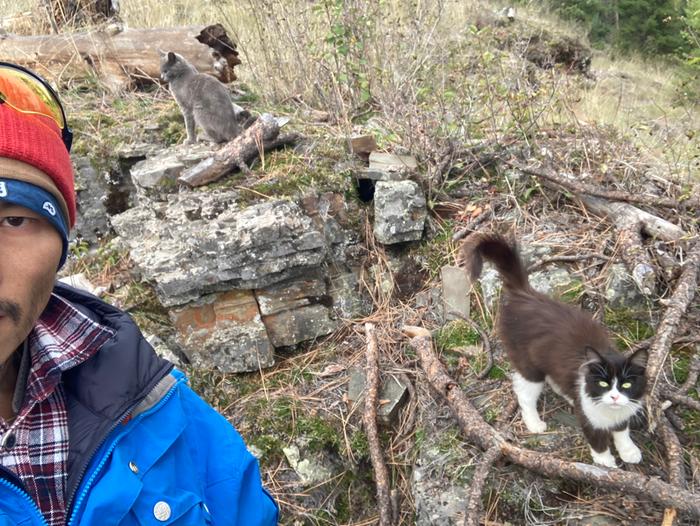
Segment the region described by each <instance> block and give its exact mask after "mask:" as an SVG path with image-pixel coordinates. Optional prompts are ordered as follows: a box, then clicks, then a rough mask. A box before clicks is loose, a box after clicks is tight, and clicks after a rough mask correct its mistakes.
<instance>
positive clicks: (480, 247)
mask: <svg viewBox="0 0 700 526" xmlns="http://www.w3.org/2000/svg"><path fill="white" fill-rule="evenodd" d="M484 259H485V260H486V261H490V262H491V263H493V264H494V265H495V266H496V269H497V270H498V273H499V274H500V275H501V279H502V280H503V285H504V286H505V288H507V289H510V290H525V289H529V288H530V284H529V282H528V280H527V271H526V270H525V266H524V265H523V262H522V260H521V259H520V254H519V253H518V249H517V247H516V246H515V244H514V243H509V242H508V241H507V240H506V239H505V238H504V237H503V236H501V235H499V234H493V233H475V234H472V235H470V236H469V237H468V238H467V239H466V240H465V241H464V243H462V246H461V247H460V254H459V263H460V265H461V266H463V267H465V268H466V270H467V272H468V273H469V275H470V277H471V280H472V281H476V279H478V277H479V275H481V269H482V267H483V265H484Z"/></svg>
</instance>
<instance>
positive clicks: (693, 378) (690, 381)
mask: <svg viewBox="0 0 700 526" xmlns="http://www.w3.org/2000/svg"><path fill="white" fill-rule="evenodd" d="M698 375H700V356H697V355H696V356H693V361H692V362H691V363H690V366H688V376H687V377H686V379H685V382H683V385H681V386H680V387H679V388H678V393H680V394H688V391H690V390H691V389H693V388H695V384H697V383H698Z"/></svg>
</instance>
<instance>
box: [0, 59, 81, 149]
mask: <svg viewBox="0 0 700 526" xmlns="http://www.w3.org/2000/svg"><path fill="white" fill-rule="evenodd" d="M1 104H7V105H8V106H9V107H10V108H12V109H14V110H15V111H18V112H20V113H24V114H27V115H40V116H44V117H47V118H49V119H51V120H52V121H54V122H55V123H56V124H57V125H58V127H59V128H60V130H61V139H62V140H63V144H65V145H66V149H67V150H68V151H69V152H70V147H71V144H72V143H73V132H71V131H70V129H69V128H68V123H67V122H66V114H65V112H64V111H63V106H61V102H60V101H59V99H58V95H56V92H55V91H54V89H53V88H52V87H51V86H50V85H49V84H48V82H46V81H45V80H44V79H42V78H41V77H40V76H39V75H37V74H36V73H34V72H33V71H30V70H28V69H26V68H23V67H22V66H18V65H16V64H10V63H8V62H0V105H1Z"/></svg>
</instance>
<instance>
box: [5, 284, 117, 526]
mask: <svg viewBox="0 0 700 526" xmlns="http://www.w3.org/2000/svg"><path fill="white" fill-rule="evenodd" d="M113 335H114V331H113V330H112V329H109V328H107V327H105V326H102V325H100V324H99V323H96V322H94V321H93V320H91V319H90V318H88V317H87V316H85V315H84V314H83V313H82V312H80V311H79V310H77V309H76V308H75V307H73V306H72V305H70V304H69V303H68V302H66V301H65V300H63V299H62V298H60V297H59V296H57V295H55V294H52V295H51V298H50V299H49V303H48V305H47V306H46V309H44V312H43V313H42V315H41V317H40V318H39V320H38V321H37V323H36V325H35V326H34V328H33V329H32V332H31V333H30V334H29V337H28V338H27V341H26V342H25V345H24V352H23V356H22V357H21V361H20V369H19V375H18V379H17V386H16V388H15V393H14V399H13V405H15V409H16V410H17V417H16V418H15V420H14V421H13V422H12V424H11V426H9V428H8V427H7V426H5V425H0V432H2V433H3V436H7V435H8V434H9V433H12V434H13V435H14V442H15V444H16V445H15V446H14V447H12V448H9V449H4V450H2V451H0V464H2V465H3V466H4V467H6V468H7V469H9V470H10V471H12V472H13V473H15V474H16V475H17V476H18V477H19V478H20V479H21V480H22V482H23V483H24V485H25V487H26V488H27V490H28V491H29V494H30V495H31V496H32V497H33V499H34V501H35V502H36V503H37V505H38V507H39V509H40V510H41V512H42V514H43V516H44V518H45V519H46V521H47V522H48V523H49V524H50V525H51V526H54V525H59V524H65V522H66V516H65V515H66V509H65V507H66V495H65V488H66V482H67V478H68V470H67V460H68V414H67V410H66V396H65V392H64V389H63V385H62V383H61V376H62V374H63V372H64V371H67V370H69V369H71V368H73V367H75V366H76V365H78V364H80V363H83V362H85V361H86V360H88V359H89V358H90V357H92V356H93V355H94V354H95V353H97V351H99V349H100V348H101V347H102V346H103V345H104V344H105V342H107V340H109V339H110V338H111V337H112V336H113Z"/></svg>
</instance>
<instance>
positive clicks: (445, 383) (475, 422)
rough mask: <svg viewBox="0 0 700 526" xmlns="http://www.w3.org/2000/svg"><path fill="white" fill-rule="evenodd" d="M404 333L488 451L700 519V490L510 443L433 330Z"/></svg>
mask: <svg viewBox="0 0 700 526" xmlns="http://www.w3.org/2000/svg"><path fill="white" fill-rule="evenodd" d="M403 332H404V333H405V334H406V335H407V336H408V337H409V338H411V340H410V344H411V347H412V348H413V349H414V350H415V351H416V354H417V356H418V359H419V360H420V363H421V367H422V368H423V371H425V374H426V376H427V378H428V381H429V382H430V384H431V386H432V387H433V388H434V389H435V391H437V392H438V393H439V394H440V395H441V396H442V397H443V398H444V399H445V400H446V402H447V404H448V405H449V406H450V409H451V410H452V413H453V414H454V415H455V418H456V419H457V422H458V424H459V426H460V429H461V430H462V433H463V434H464V436H465V437H466V438H467V439H468V440H469V441H470V442H471V443H473V444H475V445H477V446H479V447H481V448H482V449H483V450H485V451H488V450H491V449H492V448H499V449H500V451H501V453H502V454H503V457H505V458H506V459H508V460H510V461H511V462H514V463H515V464H518V465H520V466H522V467H525V468H527V469H529V470H531V471H535V472H537V473H540V474H542V475H544V476H546V477H559V478H566V479H570V480H575V481H578V482H586V483H589V484H593V485H594V486H596V487H597V488H603V489H609V490H615V491H622V492H626V493H631V494H634V495H637V496H638V497H640V498H643V499H647V500H651V501H653V502H656V503H658V504H661V505H663V506H666V507H668V508H675V509H677V510H681V511H684V512H687V513H689V514H691V515H692V516H694V517H696V518H698V517H700V498H698V494H697V493H693V492H691V491H688V490H686V489H683V488H680V487H678V486H675V485H672V484H668V483H666V482H663V481H661V480H659V479H658V478H655V477H646V476H644V475H640V474H638V473H633V472H629V471H623V470H622V469H616V468H613V469H610V468H603V467H600V466H595V465H591V464H584V463H582V462H568V461H566V460H563V459H560V458H556V457H554V456H552V455H551V454H550V453H539V452H536V451H530V450H527V449H524V448H521V447H518V446H516V445H515V444H512V443H510V442H508V441H507V440H506V438H505V437H504V436H503V435H502V434H501V433H499V432H498V431H497V430H496V429H494V428H493V427H491V426H490V425H489V424H487V423H486V421H485V420H484V419H483V417H482V416H481V415H480V414H479V412H478V411H477V410H476V408H475V407H474V406H473V405H472V403H471V402H470V401H469V399H468V398H467V396H466V395H465V394H464V392H463V391H462V390H461V389H460V388H459V385H458V384H457V383H456V382H455V381H454V380H453V379H452V378H450V376H449V375H448V374H447V372H446V371H445V368H444V367H443V366H442V364H441V363H440V360H439V359H438V357H437V354H436V353H435V351H434V350H433V348H432V338H431V336H430V331H428V330H427V329H424V328H422V327H411V326H404V327H403ZM491 454H494V453H493V452H492V453H491Z"/></svg>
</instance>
